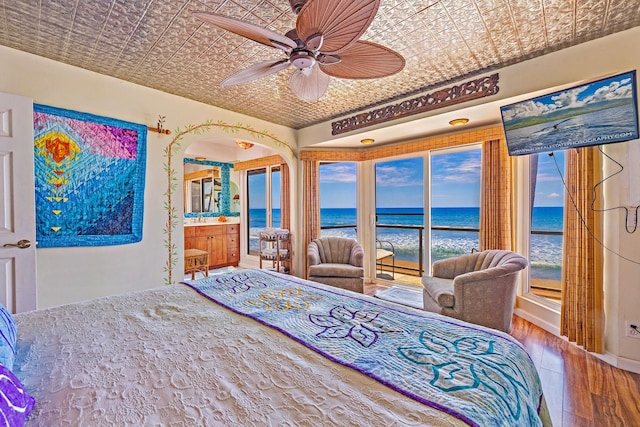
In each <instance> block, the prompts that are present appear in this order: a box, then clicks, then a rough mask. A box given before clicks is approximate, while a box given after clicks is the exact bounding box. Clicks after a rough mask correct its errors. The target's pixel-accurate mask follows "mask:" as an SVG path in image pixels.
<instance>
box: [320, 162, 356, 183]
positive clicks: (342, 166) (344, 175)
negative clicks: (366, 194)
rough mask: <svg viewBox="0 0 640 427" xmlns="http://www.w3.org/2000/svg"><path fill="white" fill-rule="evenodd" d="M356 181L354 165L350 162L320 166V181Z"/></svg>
mask: <svg viewBox="0 0 640 427" xmlns="http://www.w3.org/2000/svg"><path fill="white" fill-rule="evenodd" d="M340 182H349V183H354V182H356V166H355V165H354V164H350V163H334V164H331V165H324V166H321V167H320V183H322V184H330V183H340Z"/></svg>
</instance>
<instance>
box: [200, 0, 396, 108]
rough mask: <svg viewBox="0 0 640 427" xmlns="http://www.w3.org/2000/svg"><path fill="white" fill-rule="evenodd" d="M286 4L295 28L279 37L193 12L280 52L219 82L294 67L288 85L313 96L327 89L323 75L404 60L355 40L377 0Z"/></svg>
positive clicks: (382, 73) (386, 68)
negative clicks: (295, 16) (289, 7)
mask: <svg viewBox="0 0 640 427" xmlns="http://www.w3.org/2000/svg"><path fill="white" fill-rule="evenodd" d="M289 4H290V5H291V9H292V10H293V12H294V13H296V14H297V15H298V17H297V19H296V28H295V29H293V30H290V31H288V32H287V33H286V34H285V35H284V36H283V35H280V34H278V33H276V32H274V31H271V30H268V29H266V28H263V27H260V26H257V25H254V24H251V23H248V22H244V21H241V20H239V19H235V18H230V17H226V16H223V15H218V14H214V13H207V12H193V15H194V16H196V17H197V18H199V19H201V20H202V21H204V22H207V23H209V24H212V25H214V26H216V27H218V28H221V29H224V30H227V31H231V32H232V33H235V34H238V35H240V36H243V37H246V38H248V39H250V40H253V41H255V42H258V43H262V44H264V45H267V46H270V47H273V48H276V49H280V50H282V51H283V52H284V53H285V55H286V56H285V57H284V58H280V59H271V60H268V61H262V62H258V63H256V64H253V65H250V66H249V67H247V68H244V69H242V70H240V71H238V72H236V73H234V74H232V75H230V76H229V77H227V78H226V79H224V80H223V81H222V82H221V86H233V85H238V84H243V83H247V82H250V81H253V80H256V79H259V78H261V77H265V76H268V75H271V74H273V73H277V72H278V71H282V70H284V69H286V68H288V67H289V66H294V67H295V68H296V70H295V71H294V72H293V73H292V74H291V77H290V78H289V87H290V88H291V90H292V91H293V93H294V94H296V95H297V96H298V97H300V98H302V99H304V100H306V101H315V100H317V99H319V98H321V97H322V95H324V94H325V92H326V91H327V89H328V87H329V76H331V77H338V78H343V79H374V78H381V77H386V76H390V75H392V74H395V73H397V72H399V71H400V70H402V69H403V68H404V65H405V60H404V58H403V57H402V56H401V55H400V54H398V53H397V52H395V51H393V50H391V49H388V48H386V47H384V46H381V45H379V44H376V43H372V42H368V41H362V40H358V39H359V38H360V36H362V34H364V32H365V31H366V30H367V28H369V25H371V22H372V21H373V19H374V17H375V16H376V13H377V12H378V7H379V6H380V0H289Z"/></svg>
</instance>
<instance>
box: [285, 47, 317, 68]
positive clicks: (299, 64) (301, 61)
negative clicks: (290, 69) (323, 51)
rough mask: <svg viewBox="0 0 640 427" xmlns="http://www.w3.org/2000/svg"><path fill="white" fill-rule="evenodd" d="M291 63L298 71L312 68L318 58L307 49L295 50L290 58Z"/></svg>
mask: <svg viewBox="0 0 640 427" xmlns="http://www.w3.org/2000/svg"><path fill="white" fill-rule="evenodd" d="M289 62H291V63H292V64H293V65H294V66H295V67H296V68H298V69H304V68H311V67H313V66H314V64H315V63H316V58H315V57H314V55H313V53H312V52H310V51H308V50H306V49H294V50H293V52H291V55H290V56H289Z"/></svg>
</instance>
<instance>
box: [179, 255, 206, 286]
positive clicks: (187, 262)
mask: <svg viewBox="0 0 640 427" xmlns="http://www.w3.org/2000/svg"><path fill="white" fill-rule="evenodd" d="M198 271H201V272H203V273H204V275H205V276H207V277H209V252H207V251H201V250H200V249H185V251H184V272H185V274H186V273H191V280H193V279H195V277H196V272H198Z"/></svg>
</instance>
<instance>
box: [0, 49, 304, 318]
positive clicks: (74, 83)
mask: <svg viewBox="0 0 640 427" xmlns="http://www.w3.org/2000/svg"><path fill="white" fill-rule="evenodd" d="M0 92H5V93H11V94H15V95H21V96H25V97H29V98H32V99H33V100H34V102H35V103H39V104H45V105H50V106H55V107H61V108H67V109H71V110H76V111H81V112H87V113H92V114H97V115H100V116H106V117H112V118H117V119H122V120H126V121H130V122H134V123H141V124H145V125H148V126H155V125H156V124H157V121H158V115H163V116H166V121H165V123H164V128H166V129H171V130H174V129H176V128H178V127H180V128H184V127H186V125H190V124H193V125H195V124H199V123H203V122H205V121H207V120H213V121H215V122H217V121H218V120H221V121H223V122H226V123H229V124H234V125H235V124H237V123H242V124H245V125H250V126H251V127H253V128H254V129H257V130H265V131H268V132H270V133H271V134H273V135H275V136H276V137H277V138H278V139H280V140H282V141H286V142H288V143H289V144H292V145H294V146H295V132H294V131H293V130H291V129H289V128H286V127H283V126H278V125H274V124H271V123H268V122H265V121H262V120H257V119H254V118H251V117H247V116H243V115H240V114H236V113H232V112H229V111H226V110H222V109H219V108H215V107H211V106H208V105H205V104H202V103H199V102H195V101H191V100H187V99H184V98H180V97H177V96H174V95H170V94H166V93H163V92H159V91H156V90H153V89H149V88H146V87H143V86H139V85H135V84H131V83H128V82H124V81H122V80H118V79H114V78H111V77H107V76H103V75H100V74H96V73H93V72H90V71H86V70H83V69H80V68H76V67H72V66H68V65H65V64H62V63H58V62H54V61H51V60H48V59H45V58H42V57H38V56H34V55H31V54H27V53H24V52H20V51H16V50H13V49H9V48H6V47H3V46H0ZM237 135H238V137H240V138H245V139H248V140H252V137H251V136H250V135H249V134H246V133H243V132H241V133H239V134H237ZM228 136H229V135H228V133H224V132H222V131H221V130H219V129H213V130H212V131H210V132H208V133H205V134H204V135H202V137H208V138H212V137H226V138H228ZM171 139H172V136H167V135H159V134H157V133H153V132H149V134H148V141H147V165H146V186H145V198H144V220H143V238H142V241H141V242H139V243H135V244H129V245H118V246H102V247H76V248H46V249H38V250H37V275H38V307H40V308H43V307H50V306H55V305H59V304H65V303H70V302H74V301H79V300H85V299H90V298H95V297H100V296H106V295H112V294H118V293H124V292H128V291H132V290H139V289H145V288H150V287H158V286H162V285H163V284H164V283H165V277H166V273H165V271H164V267H165V263H166V261H167V258H168V252H167V249H166V248H165V245H164V240H165V235H164V234H163V229H164V226H165V221H166V219H167V215H166V212H165V210H164V208H163V203H164V202H165V196H164V192H165V190H166V185H167V175H166V173H165V172H164V170H163V164H164V162H165V159H164V157H163V150H164V148H165V146H166V145H167V144H168V143H169V142H170V141H171ZM197 139H198V138H197V137H189V138H185V142H184V143H183V144H182V147H181V149H180V150H179V151H178V153H177V155H176V157H175V158H176V159H177V161H176V162H174V166H175V167H176V168H178V169H177V170H176V171H177V174H178V175H179V176H181V175H182V170H181V168H182V154H183V152H184V150H185V149H186V147H187V146H188V145H189V144H190V143H191V142H193V141H196V140H197ZM259 142H260V143H261V144H264V145H267V146H268V145H270V142H269V141H262V140H260V141H259ZM272 148H274V150H275V151H277V152H280V154H282V155H283V157H285V158H288V159H292V153H291V152H288V151H286V150H285V151H283V150H284V149H283V148H281V147H276V146H273V147H272ZM293 166H294V167H292V170H294V171H295V170H296V168H295V164H293ZM20 191H33V189H20ZM176 197H177V199H176V201H175V203H176V206H177V207H178V210H177V212H178V214H179V215H180V212H182V210H181V206H182V192H181V191H177V192H176ZM183 237H184V234H183V230H182V227H178V228H177V229H176V230H175V235H174V236H173V241H174V242H175V243H176V244H177V245H178V250H179V253H178V258H179V262H178V264H177V266H176V269H175V270H174V281H175V280H178V281H179V280H181V278H182V277H183V276H182V274H181V273H180V271H181V269H182V268H183V267H182V265H183V264H182V242H183Z"/></svg>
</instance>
